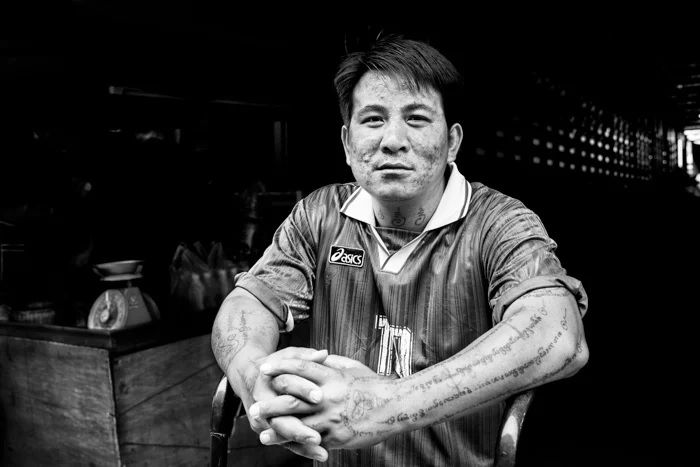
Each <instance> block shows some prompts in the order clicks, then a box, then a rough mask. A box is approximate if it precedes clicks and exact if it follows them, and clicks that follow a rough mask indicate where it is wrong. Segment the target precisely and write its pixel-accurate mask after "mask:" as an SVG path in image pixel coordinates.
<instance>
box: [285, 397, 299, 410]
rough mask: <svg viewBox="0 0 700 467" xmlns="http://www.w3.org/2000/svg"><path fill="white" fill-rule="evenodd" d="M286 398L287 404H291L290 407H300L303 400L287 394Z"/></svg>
mask: <svg viewBox="0 0 700 467" xmlns="http://www.w3.org/2000/svg"><path fill="white" fill-rule="evenodd" d="M285 399H286V402H287V405H288V406H289V408H290V409H297V408H299V405H300V403H301V401H300V400H299V399H297V398H296V397H293V396H286V397H285Z"/></svg>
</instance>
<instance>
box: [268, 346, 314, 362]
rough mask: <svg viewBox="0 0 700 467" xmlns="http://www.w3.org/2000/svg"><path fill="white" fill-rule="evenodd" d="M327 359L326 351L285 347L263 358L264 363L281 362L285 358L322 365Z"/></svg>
mask: <svg viewBox="0 0 700 467" xmlns="http://www.w3.org/2000/svg"><path fill="white" fill-rule="evenodd" d="M326 357H328V351H327V350H325V349H323V350H316V349H312V348H308V347H285V348H283V349H280V350H278V351H277V352H274V353H272V354H270V355H268V356H267V357H266V358H265V361H269V360H272V359H275V360H282V359H287V358H298V359H301V360H311V361H312V362H317V363H323V361H324V360H325V359H326Z"/></svg>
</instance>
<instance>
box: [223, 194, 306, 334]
mask: <svg viewBox="0 0 700 467" xmlns="http://www.w3.org/2000/svg"><path fill="white" fill-rule="evenodd" d="M315 238H317V236H315V235H314V234H313V232H312V231H311V228H310V223H309V221H308V217H307V205H306V202H305V200H301V201H299V202H298V203H297V204H296V205H295V206H294V208H293V209H292V212H291V213H290V215H289V216H288V217H287V218H286V219H285V220H284V222H283V223H282V224H281V225H280V226H279V227H278V228H277V230H276V231H275V234H274V236H273V238H272V243H271V244H270V246H268V247H267V249H266V250H265V252H264V253H263V255H262V256H261V257H260V259H259V260H258V261H257V262H256V263H255V264H254V265H253V267H252V268H250V270H249V271H248V272H246V273H245V274H243V275H242V276H241V277H240V278H239V280H238V281H237V282H236V287H241V288H242V289H245V290H247V291H248V292H250V293H251V294H253V295H254V296H255V297H256V298H257V299H258V300H260V302H262V304H263V305H265V307H267V309H269V310H270V312H272V314H273V315H275V317H276V318H277V319H278V321H279V323H280V329H281V330H283V331H291V329H292V328H293V327H294V320H296V319H303V318H307V317H308V316H309V309H310V306H311V300H312V298H313V292H314V290H313V287H314V280H315V272H314V271H315V270H316V246H315Z"/></svg>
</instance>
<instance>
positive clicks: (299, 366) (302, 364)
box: [296, 360, 309, 370]
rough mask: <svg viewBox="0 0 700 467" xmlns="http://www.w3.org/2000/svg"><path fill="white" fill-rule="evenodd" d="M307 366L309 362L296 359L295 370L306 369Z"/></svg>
mask: <svg viewBox="0 0 700 467" xmlns="http://www.w3.org/2000/svg"><path fill="white" fill-rule="evenodd" d="M308 367H309V362H307V361H306V360H297V361H296V368H297V370H306V369H307V368H308Z"/></svg>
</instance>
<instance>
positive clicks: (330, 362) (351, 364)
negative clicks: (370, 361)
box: [323, 355, 365, 370]
mask: <svg viewBox="0 0 700 467" xmlns="http://www.w3.org/2000/svg"><path fill="white" fill-rule="evenodd" d="M323 364H324V365H325V366H328V367H331V368H335V369H336V370H345V369H347V368H361V367H364V366H365V365H363V364H362V363H360V362H358V361H357V360H353V359H352V358H347V357H343V356H342V355H329V356H328V358H326V360H325V361H324V362H323Z"/></svg>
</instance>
